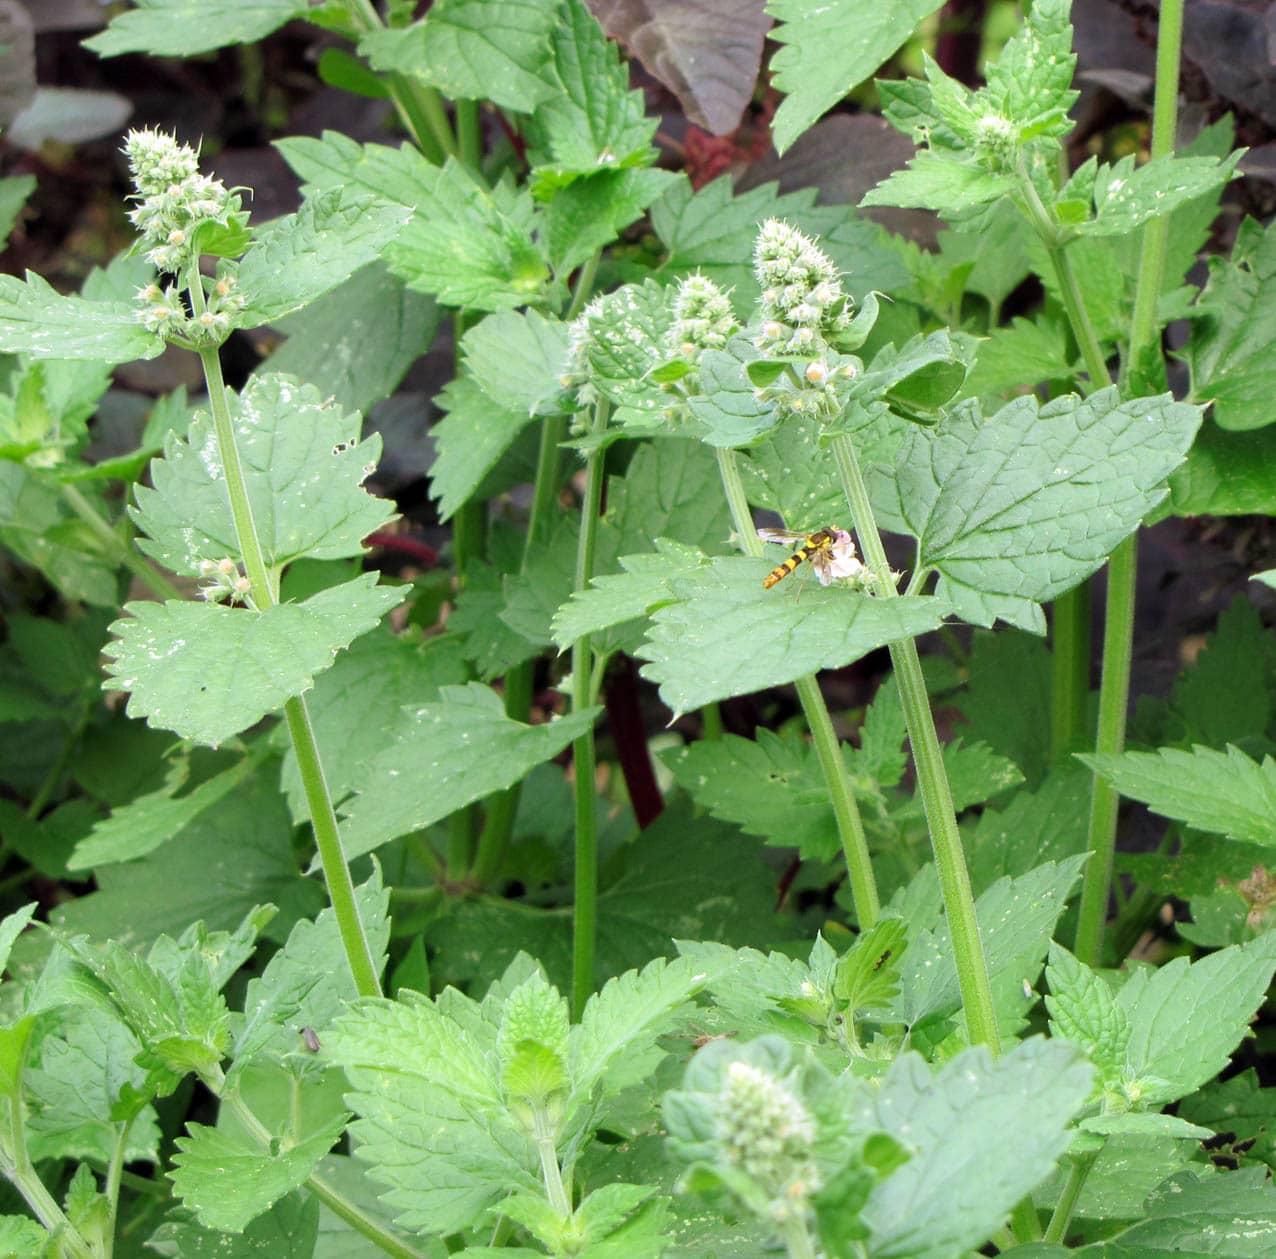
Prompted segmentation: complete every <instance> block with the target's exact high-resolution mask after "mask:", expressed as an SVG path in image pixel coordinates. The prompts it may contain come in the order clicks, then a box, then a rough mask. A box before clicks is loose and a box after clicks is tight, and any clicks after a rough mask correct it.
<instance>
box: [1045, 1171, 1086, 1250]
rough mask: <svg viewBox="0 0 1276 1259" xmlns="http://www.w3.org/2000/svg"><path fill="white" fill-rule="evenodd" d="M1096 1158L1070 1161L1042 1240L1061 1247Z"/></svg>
mask: <svg viewBox="0 0 1276 1259" xmlns="http://www.w3.org/2000/svg"><path fill="white" fill-rule="evenodd" d="M1097 1157H1098V1155H1096V1154H1082V1155H1079V1156H1078V1157H1076V1158H1074V1159H1073V1160H1072V1163H1071V1166H1069V1168H1068V1178H1067V1180H1065V1181H1064V1184H1063V1190H1062V1191H1061V1192H1060V1194H1059V1201H1058V1202H1057V1203H1055V1208H1054V1214H1053V1215H1051V1217H1050V1223H1049V1224H1047V1225H1046V1232H1045V1237H1044V1239H1043V1240H1045V1241H1047V1242H1056V1243H1058V1244H1059V1245H1060V1246H1062V1245H1063V1239H1064V1238H1065V1237H1066V1236H1067V1233H1068V1224H1069V1222H1070V1221H1071V1219H1072V1213H1073V1211H1075V1210H1076V1207H1077V1202H1078V1201H1079V1200H1080V1198H1081V1190H1082V1189H1084V1188H1085V1182H1086V1178H1087V1177H1088V1176H1089V1175H1090V1169H1091V1168H1092V1167H1093V1166H1094V1161H1095V1159H1096V1158H1097Z"/></svg>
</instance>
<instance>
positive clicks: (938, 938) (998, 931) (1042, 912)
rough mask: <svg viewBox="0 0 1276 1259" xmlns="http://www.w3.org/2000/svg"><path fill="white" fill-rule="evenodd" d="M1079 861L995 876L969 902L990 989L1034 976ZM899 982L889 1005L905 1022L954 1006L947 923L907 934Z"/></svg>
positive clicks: (956, 994) (1008, 988) (957, 999)
mask: <svg viewBox="0 0 1276 1259" xmlns="http://www.w3.org/2000/svg"><path fill="white" fill-rule="evenodd" d="M1084 864H1085V858H1084V857H1069V858H1066V859H1065V860H1063V861H1058V862H1055V861H1047V862H1045V863H1043V864H1042V865H1039V866H1038V867H1037V868H1036V869H1034V870H1030V871H1029V872H1028V873H1027V874H1024V875H1021V876H1019V877H1017V878H1006V879H999V880H998V881H997V882H996V883H994V884H993V885H992V887H990V888H989V889H988V890H987V891H986V892H984V893H983V895H982V896H980V897H979V899H978V900H977V901H976V902H975V916H976V918H977V919H978V921H979V936H980V939H981V941H982V942H983V947H984V953H985V956H986V959H987V965H988V976H989V979H990V980H991V981H992V984H993V989H994V992H999V993H1009V992H1013V991H1015V990H1016V989H1019V988H1021V987H1022V985H1023V982H1024V980H1028V981H1029V982H1030V983H1031V982H1032V980H1033V979H1034V978H1035V977H1036V975H1037V973H1038V971H1039V969H1040V967H1041V963H1042V961H1043V960H1044V959H1045V956H1046V950H1047V949H1048V948H1049V945H1050V938H1051V936H1052V935H1053V933H1054V928H1055V924H1056V923H1057V922H1058V921H1059V917H1060V915H1061V914H1062V913H1063V911H1064V909H1065V908H1066V907H1067V903H1068V896H1069V894H1070V893H1071V891H1072V888H1073V887H1074V886H1075V884H1076V882H1077V879H1078V878H1079V877H1080V875H1081V870H1082V867H1083V866H1084ZM901 986H902V991H901V994H900V997H899V999H898V1001H897V1002H896V1006H895V1009H896V1012H897V1014H898V1016H899V1017H900V1018H902V1019H903V1020H904V1021H906V1022H909V1023H913V1022H916V1021H917V1020H919V1019H921V1018H924V1017H927V1016H931V1015H947V1014H951V1013H953V1012H954V1011H956V1010H957V1008H958V1006H959V1005H960V1003H961V995H960V989H959V987H958V984H957V969H956V966H955V965H954V963H953V948H952V940H951V936H950V931H949V927H948V924H947V922H943V923H941V924H940V926H939V927H938V929H937V930H935V931H925V930H922V931H915V932H914V933H913V936H912V939H911V942H910V944H909V947H908V952H907V953H906V954H905V955H904V962H903V966H902V967H901Z"/></svg>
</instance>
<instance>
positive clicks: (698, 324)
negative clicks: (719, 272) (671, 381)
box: [665, 274, 740, 363]
mask: <svg viewBox="0 0 1276 1259" xmlns="http://www.w3.org/2000/svg"><path fill="white" fill-rule="evenodd" d="M739 330H740V323H739V320H737V319H736V317H735V311H733V310H732V309H731V299H730V298H729V297H728V296H727V294H726V293H724V292H723V291H722V290H721V289H720V288H719V287H718V286H717V285H716V284H715V283H714V282H713V281H712V280H709V279H706V278H705V277H704V276H702V275H700V274H696V275H689V276H687V277H686V278H685V279H683V280H681V281H679V283H678V288H677V290H676V291H675V293H674V298H673V323H672V324H671V325H670V327H669V332H668V333H667V335H666V338H665V344H666V345H667V347H668V349H669V353H670V355H671V356H672V357H674V358H680V359H683V360H685V361H686V362H688V363H695V362H697V361H699V358H700V356H701V355H702V354H703V353H704V352H705V350H721V349H724V348H725V347H726V344H727V342H728V341H729V340H730V339H731V338H732V337H733V336H734V335H735V334H736V333H737V332H738V331H739Z"/></svg>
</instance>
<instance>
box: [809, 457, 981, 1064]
mask: <svg viewBox="0 0 1276 1259" xmlns="http://www.w3.org/2000/svg"><path fill="white" fill-rule="evenodd" d="M833 453H834V457H835V458H836V460H837V470H838V475H839V477H840V478H841V481H842V489H843V491H844V492H845V494H846V501H847V504H848V506H849V507H850V510H851V520H852V521H853V523H854V525H855V533H856V536H857V537H858V538H859V542H860V548H861V550H862V551H863V553H864V561H865V563H866V564H867V565H868V567H869V569H870V571H871V572H872V573H873V575H874V576H875V577H876V579H877V581H876V583H875V590H876V591H877V594H878V596H879V597H881V598H885V599H897V598H899V592H898V591H897V590H896V589H895V582H894V580H893V579H892V577H891V573H890V564H889V562H888V561H887V558H886V550H885V548H884V547H883V546H882V537H881V534H880V533H878V530H877V521H876V519H875V517H874V515H873V506H872V503H871V501H870V500H869V496H868V487H867V486H866V485H865V484H864V478H863V475H862V474H861V472H860V467H859V461H858V460H857V459H856V457H855V448H854V446H853V445H852V444H851V439H850V438H849V437H846V436H840V437H835V438H834V439H833ZM890 653H891V663H892V665H893V666H894V670H895V680H896V682H897V683H898V685H899V693H900V698H901V699H902V701H903V707H904V721H905V725H906V726H907V728H908V741H909V743H910V745H911V746H912V750H913V763H914V765H915V767H916V770H917V787H918V790H919V791H920V793H921V797H922V808H923V810H924V811H925V814H926V825H927V828H928V829H929V831H930V842H931V847H932V849H933V851H934V854H935V866H936V868H937V870H938V871H939V886H940V891H941V892H942V894H943V899H944V913H945V915H946V916H947V918H948V929H949V931H950V933H951V935H952V941H953V960H954V962H955V964H956V967H957V983H958V986H959V988H960V989H961V1002H962V1008H963V1009H964V1010H965V1012H966V1025H967V1028H968V1030H969V1033H970V1041H971V1044H975V1045H980V1044H982V1045H987V1046H988V1048H989V1049H990V1050H991V1051H992V1052H993V1053H994V1054H997V1053H998V1052H999V1051H1000V1035H999V1033H998V1030H997V1015H996V1011H995V1010H994V1008H993V1002H992V988H991V986H990V985H989V982H988V963H987V960H986V959H985V957H984V947H983V942H982V941H981V940H980V938H979V923H978V920H977V919H976V917H975V898H974V893H973V892H972V890H971V886H970V875H969V873H968V871H967V869H966V857H965V854H964V853H963V852H962V846H961V833H960V831H958V829H957V815H956V812H955V811H954V809H953V798H952V792H951V791H950V790H949V787H948V774H947V772H946V771H945V769H944V759H943V750H942V748H941V747H940V745H939V736H938V734H936V732H935V719H934V717H933V715H932V714H931V711H930V697H929V696H928V695H927V693H926V680H925V678H924V677H923V676H922V666H921V661H920V659H919V658H918V655H917V644H916V643H914V642H913V640H912V639H911V638H905V639H901V640H900V641H899V642H897V643H892V644H890Z"/></svg>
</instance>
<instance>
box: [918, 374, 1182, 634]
mask: <svg viewBox="0 0 1276 1259" xmlns="http://www.w3.org/2000/svg"><path fill="white" fill-rule="evenodd" d="M1199 424H1200V410H1199V408H1196V407H1191V406H1188V405H1186V404H1184V403H1179V402H1175V401H1174V400H1173V399H1172V398H1171V397H1170V395H1168V394H1164V395H1162V396H1160V397H1157V398H1136V399H1131V400H1130V401H1127V402H1121V401H1120V399H1119V396H1118V394H1117V392H1116V390H1115V389H1104V390H1101V391H1099V392H1098V393H1095V394H1091V395H1090V396H1089V397H1088V398H1079V397H1077V396H1075V395H1069V396H1067V397H1063V398H1058V399H1056V400H1055V401H1054V402H1051V403H1048V404H1047V405H1046V406H1044V407H1040V408H1039V407H1038V404H1037V402H1036V400H1035V398H1032V397H1024V398H1018V399H1016V400H1015V401H1013V402H1011V403H1009V404H1007V405H1006V406H1005V407H1003V408H1002V409H1001V410H1000V411H998V412H997V413H996V415H994V416H992V417H991V419H989V420H986V421H985V420H983V419H982V418H981V417H980V414H979V410H978V407H977V406H976V405H975V404H974V403H970V402H967V403H961V404H959V405H958V406H957V407H955V408H953V410H952V411H951V412H950V414H949V416H948V417H947V418H946V419H945V421H944V422H943V423H941V424H940V425H939V426H937V428H936V429H934V430H927V429H921V428H916V427H915V428H914V429H913V430H912V431H911V432H910V433H908V434H907V435H906V436H905V439H904V442H903V444H902V445H901V447H900V451H899V454H898V456H897V460H896V478H897V483H898V489H899V497H900V503H901V507H902V510H903V512H904V515H905V517H906V519H907V522H908V527H909V529H910V531H911V532H913V533H914V535H915V536H916V537H917V538H918V539H919V540H920V542H921V562H922V563H923V564H927V565H933V566H934V567H935V568H937V569H938V570H939V571H940V573H941V575H942V579H941V582H940V585H939V587H938V593H939V594H940V595H941V596H943V597H946V598H949V599H951V600H952V601H953V604H954V605H955V607H956V608H957V610H958V614H959V615H962V616H963V617H966V618H968V619H971V620H973V621H974V622H975V623H976V624H989V623H990V619H989V616H988V612H989V611H990V610H992V611H995V613H996V614H997V615H1001V616H1007V615H1009V616H1012V617H1013V616H1014V615H1015V614H1014V613H1013V612H1012V611H1010V610H1009V609H1008V608H1006V607H1001V606H998V605H997V603H996V602H995V601H997V600H1004V601H1008V602H1013V601H1025V600H1027V601H1031V602H1034V603H1039V602H1042V601H1044V600H1048V599H1053V598H1054V597H1055V596H1056V595H1058V594H1061V593H1062V592H1063V591H1065V590H1067V589H1068V588H1069V587H1071V586H1073V585H1075V584H1076V583H1077V582H1078V581H1080V580H1081V579H1082V578H1084V577H1087V576H1089V574H1090V573H1092V572H1095V571H1096V570H1097V569H1098V568H1099V567H1100V565H1102V563H1103V561H1104V559H1105V558H1106V557H1107V555H1108V554H1109V553H1110V552H1111V551H1112V550H1113V549H1114V548H1115V547H1116V546H1117V544H1118V543H1119V542H1120V541H1121V539H1122V538H1124V537H1126V536H1127V535H1128V534H1129V533H1131V532H1132V531H1133V530H1134V529H1135V528H1136V527H1137V526H1138V523H1139V521H1140V520H1141V519H1142V517H1143V516H1144V515H1145V514H1146V513H1147V512H1149V511H1150V510H1151V509H1152V508H1153V507H1155V506H1156V504H1157V503H1158V502H1160V501H1161V499H1162V498H1163V497H1164V495H1165V490H1164V481H1165V478H1166V477H1167V476H1168V475H1169V474H1170V473H1171V472H1172V471H1173V470H1174V469H1175V468H1176V467H1177V466H1178V465H1179V464H1180V463H1181V462H1182V460H1183V457H1184V455H1186V453H1187V450H1188V447H1189V446H1190V445H1191V441H1192V438H1193V436H1194V435H1195V433H1196V429H1197V427H1198V425H1199ZM987 599H991V600H993V601H994V603H993V604H992V605H986V604H985V603H984V600H987ZM1026 627H1028V628H1030V627H1031V626H1026Z"/></svg>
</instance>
